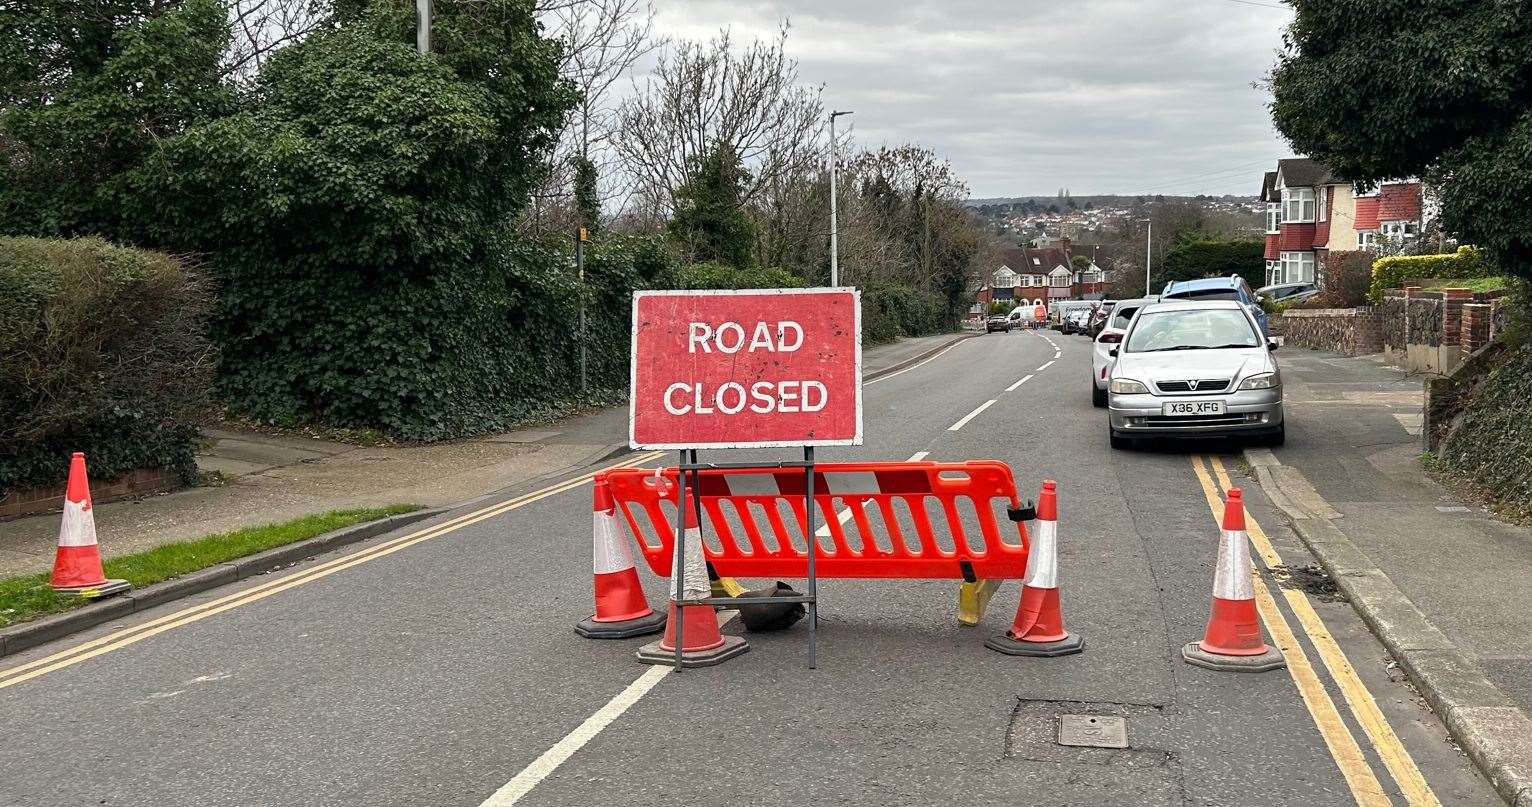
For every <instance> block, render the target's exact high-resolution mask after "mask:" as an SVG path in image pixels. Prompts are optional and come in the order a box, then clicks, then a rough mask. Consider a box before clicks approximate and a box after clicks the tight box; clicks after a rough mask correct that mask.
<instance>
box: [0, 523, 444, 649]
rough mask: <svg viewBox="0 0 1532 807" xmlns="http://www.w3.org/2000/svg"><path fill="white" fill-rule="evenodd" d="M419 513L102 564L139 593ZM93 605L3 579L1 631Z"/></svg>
mask: <svg viewBox="0 0 1532 807" xmlns="http://www.w3.org/2000/svg"><path fill="white" fill-rule="evenodd" d="M419 509H420V506H419V505H415V504H393V505H389V506H387V507H369V508H364V509H359V510H331V511H330V512H328V513H317V514H315V515H311V516H304V517H303V518H297V519H293V520H292V521H284V522H282V523H280V524H263V525H261V526H259V527H246V528H245V529H242V530H234V531H233V532H221V533H217V534H215V535H209V536H206V537H203V538H198V539H196V540H194V541H181V542H178V543H173V544H164V545H163V546H157V547H155V548H153V549H150V550H146V551H144V552H135V553H133V554H131V555H123V556H121V557H116V558H112V559H110V560H107V561H106V562H105V563H103V564H102V565H103V566H104V567H105V569H106V576H107V577H110V578H120V579H123V580H127V581H128V582H129V583H132V584H133V587H134V588H142V587H143V586H147V585H151V584H154V583H159V582H163V581H165V580H169V579H171V578H173V577H179V576H181V575H183V574H187V573H190V572H195V571H197V570H199V569H206V568H207V567H209V566H213V565H216V564H219V563H227V562H228V561H231V560H237V559H239V558H243V557H247V556H249V555H254V554H255V553H257V552H264V551H266V550H268V549H274V548H276V547H279V546H285V545H287V544H291V543H294V542H297V541H302V540H305V539H308V538H313V537H314V536H316V535H323V534H325V533H327V532H332V531H334V530H338V529H341V528H342V527H350V526H352V525H354V524H361V523H363V522H366V521H375V520H377V519H380V518H386V517H388V516H396V515H399V514H401V513H408V512H411V511H414V510H419ZM88 602H90V601H89V600H86V599H82V598H81V597H78V596H75V595H73V594H60V593H58V592H56V591H54V590H53V589H51V588H49V587H48V575H46V574H33V575H25V576H22V577H7V578H4V579H0V628H3V627H6V626H8V625H14V624H16V623H18V622H25V621H27V620H29V619H36V618H38V617H41V616H47V615H49V614H56V613H59V612H61V611H68V610H70V609H72V608H78V607H80V606H81V605H85V604H86V603H88Z"/></svg>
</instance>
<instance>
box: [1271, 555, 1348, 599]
mask: <svg viewBox="0 0 1532 807" xmlns="http://www.w3.org/2000/svg"><path fill="white" fill-rule="evenodd" d="M1271 576H1272V577H1273V578H1274V579H1275V580H1276V581H1277V585H1279V586H1281V587H1282V588H1285V589H1290V590H1293V591H1302V592H1304V593H1305V594H1308V595H1309V596H1311V597H1313V598H1314V599H1316V600H1319V601H1320V602H1350V599H1349V598H1347V597H1346V593H1345V592H1343V591H1341V590H1340V586H1338V585H1336V584H1335V578H1333V577H1331V576H1330V574H1329V573H1328V572H1326V571H1325V570H1324V567H1322V566H1320V565H1319V564H1317V563H1310V564H1308V565H1307V566H1285V565H1284V566H1273V567H1271Z"/></svg>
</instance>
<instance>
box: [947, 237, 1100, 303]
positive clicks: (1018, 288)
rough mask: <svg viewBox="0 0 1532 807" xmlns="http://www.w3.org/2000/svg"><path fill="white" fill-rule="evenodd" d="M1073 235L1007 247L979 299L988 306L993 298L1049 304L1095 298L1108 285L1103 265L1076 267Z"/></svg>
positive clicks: (982, 289)
mask: <svg viewBox="0 0 1532 807" xmlns="http://www.w3.org/2000/svg"><path fill="white" fill-rule="evenodd" d="M1072 246H1073V245H1072V244H1071V242H1070V240H1069V239H1067V238H1061V239H1059V240H1058V241H1056V242H1054V243H1052V244H1050V245H1049V246H1046V247H1006V248H1005V249H1003V250H1001V252H1000V267H999V268H998V269H996V270H995V271H994V272H993V273H991V274H990V277H989V282H988V283H987V284H986V285H985V286H984V287H983V288H981V289H980V290H979V292H978V295H977V299H978V302H979V303H980V304H982V305H983V306H985V307H987V306H988V305H989V303H990V301H992V300H1019V301H1021V302H1022V303H1023V304H1025V305H1032V306H1038V305H1047V304H1048V303H1051V302H1058V301H1062V300H1083V299H1092V298H1090V297H1088V295H1096V296H1097V297H1096V298H1098V299H1099V295H1100V294H1101V293H1102V290H1103V289H1104V288H1105V285H1106V283H1105V280H1106V278H1105V276H1104V273H1103V272H1102V271H1101V267H1099V266H1097V265H1096V264H1094V263H1092V264H1091V265H1089V266H1087V267H1086V268H1084V269H1079V270H1077V269H1075V268H1074V264H1073V262H1072V261H1073V258H1074V253H1073V251H1072V249H1071V248H1072Z"/></svg>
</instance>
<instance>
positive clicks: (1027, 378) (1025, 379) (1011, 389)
mask: <svg viewBox="0 0 1532 807" xmlns="http://www.w3.org/2000/svg"><path fill="white" fill-rule="evenodd" d="M1031 380H1032V374H1031V373H1028V374H1027V375H1024V376H1022V377H1021V380H1020V381H1017V382H1016V383H1014V384H1012V385H1010V386H1009V387H1006V388H1005V391H1006V392H1015V391H1016V388H1017V387H1019V386H1021V385H1022V384H1025V383H1027V382H1028V381H1031Z"/></svg>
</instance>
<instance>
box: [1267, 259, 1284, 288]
mask: <svg viewBox="0 0 1532 807" xmlns="http://www.w3.org/2000/svg"><path fill="white" fill-rule="evenodd" d="M1281 282H1282V262H1281V261H1267V262H1266V285H1268V286H1275V285H1277V284H1278V283H1281Z"/></svg>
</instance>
